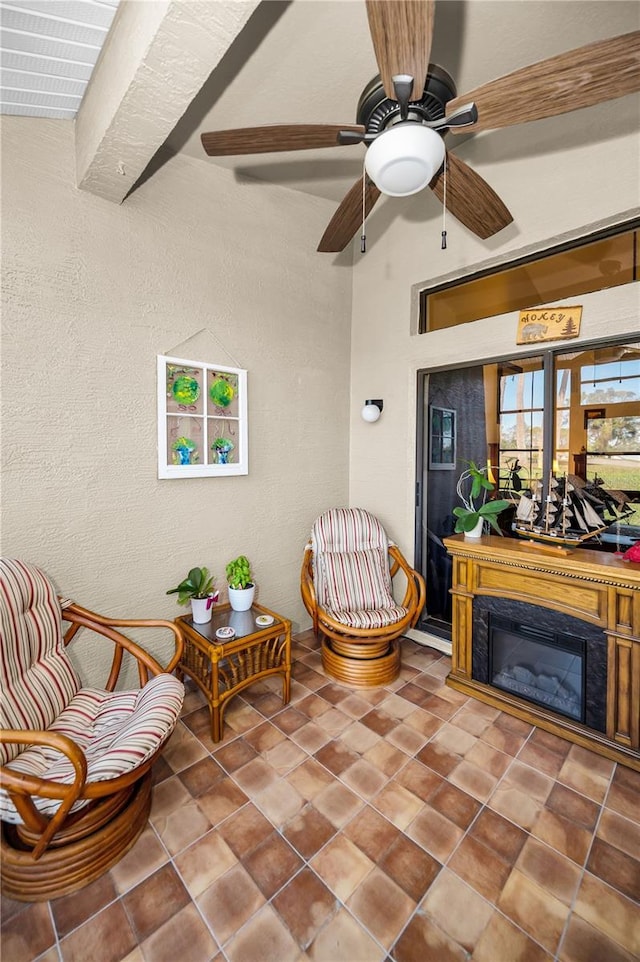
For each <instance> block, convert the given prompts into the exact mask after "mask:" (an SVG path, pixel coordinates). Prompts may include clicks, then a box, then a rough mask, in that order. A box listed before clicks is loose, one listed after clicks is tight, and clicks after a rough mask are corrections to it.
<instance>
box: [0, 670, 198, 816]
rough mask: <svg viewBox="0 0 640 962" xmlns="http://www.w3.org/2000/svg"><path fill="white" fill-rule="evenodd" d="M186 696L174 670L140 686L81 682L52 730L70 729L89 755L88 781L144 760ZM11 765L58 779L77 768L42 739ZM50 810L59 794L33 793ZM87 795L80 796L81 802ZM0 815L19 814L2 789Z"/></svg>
mask: <svg viewBox="0 0 640 962" xmlns="http://www.w3.org/2000/svg"><path fill="white" fill-rule="evenodd" d="M183 697H184V687H183V685H182V682H180V681H178V679H177V678H174V676H173V675H167V674H162V675H157V676H156V677H154V678H152V679H151V680H150V681H149V682H148V683H147V684H146V685H145V686H144V688H142V689H139V690H136V691H126V692H106V691H99V690H97V689H94V688H83V689H81V690H80V691H78V692H77V694H76V695H75V696H74V698H73V699H72V700H71V703H70V704H69V705H68V707H67V708H65V709H64V710H63V711H62V712H61V713H60V715H59V716H58V718H56V719H55V721H54V722H53V723H52V724H51V725H49V726H47V727H48V728H49V729H50V730H51V731H55V732H60V733H62V734H64V735H68V736H69V737H70V738H72V739H73V740H74V742H76V744H77V745H79V747H80V748H81V749H82V750H83V752H84V753H85V756H86V759H87V767H88V771H87V782H97V781H104V780H105V779H109V778H115V777H117V776H118V775H124V774H125V773H126V772H129V771H131V770H132V769H134V768H136V767H138V766H139V765H141V764H142V763H143V762H145V761H146V760H147V759H148V758H149V757H150V756H151V755H153V753H154V752H155V751H156V749H157V748H159V747H160V746H161V745H162V744H163V743H164V741H165V740H166V739H167V738H168V736H169V735H170V734H171V732H172V730H173V728H174V726H175V724H176V721H177V719H178V715H179V714H180V709H181V707H182V700H183ZM7 767H8V768H11V769H13V770H14V771H19V772H26V773H28V774H30V775H37V776H39V777H40V778H50V779H52V780H54V781H57V782H63V783H69V782H72V781H73V768H72V766H71V763H70V762H69V760H68V759H67V757H66V756H65V755H62V754H61V753H60V752H57V751H55V750H54V749H51V748H47V747H44V746H41V745H31V746H29V747H28V748H26V749H25V750H24V751H23V752H22V753H21V754H20V755H18V756H17V757H16V758H15V759H13V761H11V762H10V763H9V765H8V766H7ZM34 802H35V805H36V807H37V808H38V809H39V810H40V811H41V812H43V814H46V815H48V816H50V815H52V814H53V813H54V812H55V810H56V809H57V808H58V806H59V805H60V802H59V801H58V800H56V799H47V798H34ZM85 804H87V803H86V801H82V800H80V801H78V802H77V803H76V804H75V805H74V808H73V809H72V811H73V810H75V809H78V808H81V807H82V805H85ZM0 817H1V818H2V819H3V820H4V821H8V822H18V821H20V818H19V816H18V813H17V812H16V810H15V807H14V806H13V804H12V802H11V800H10V799H9V797H8V796H7V794H6V793H5V792H0Z"/></svg>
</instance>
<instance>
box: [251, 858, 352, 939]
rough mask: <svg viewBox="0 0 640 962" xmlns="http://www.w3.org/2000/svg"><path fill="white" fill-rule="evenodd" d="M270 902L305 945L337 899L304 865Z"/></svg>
mask: <svg viewBox="0 0 640 962" xmlns="http://www.w3.org/2000/svg"><path fill="white" fill-rule="evenodd" d="M272 904H273V907H274V908H275V909H276V911H277V912H278V914H279V915H280V916H281V918H282V919H283V921H284V922H285V923H286V924H287V925H288V927H289V930H290V932H291V934H292V935H293V937H294V939H295V940H296V942H297V943H298V945H299V946H300V947H301V948H302V949H306V947H307V946H308V945H309V943H310V942H311V941H312V940H313V939H314V938H315V936H316V935H317V933H318V931H319V930H320V929H321V928H322V926H323V925H324V924H325V922H326V921H327V919H328V918H330V917H331V916H332V915H334V914H335V912H336V910H337V908H338V904H339V903H338V901H337V899H336V897H335V896H334V895H333V893H332V892H330V891H329V889H328V888H327V886H326V885H325V884H324V882H322V881H321V880H320V879H319V878H318V876H317V875H316V874H315V872H312V871H311V869H309V868H304V869H303V870H302V871H301V872H298V874H297V875H296V876H295V877H294V878H293V879H292V880H291V881H290V882H289V883H288V885H286V886H285V887H284V888H283V889H281V890H280V891H279V892H278V894H277V895H276V896H275V897H274V898H273V902H272ZM256 958H259V955H258V956H256Z"/></svg>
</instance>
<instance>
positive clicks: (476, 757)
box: [456, 716, 513, 778]
mask: <svg viewBox="0 0 640 962" xmlns="http://www.w3.org/2000/svg"><path fill="white" fill-rule="evenodd" d="M456 717H457V716H456ZM464 760H465V761H466V762H473V764H474V765H477V767H478V768H480V769H482V770H483V771H485V772H487V773H488V774H489V775H493V776H494V778H502V776H503V775H504V773H505V772H506V770H507V769H508V768H509V766H510V765H511V762H512V761H513V758H512V756H511V755H507V754H505V752H501V751H498V749H497V748H493V747H492V746H491V745H488V744H487V742H483V741H482V740H481V739H478V741H477V742H476V743H475V745H474V746H473V748H471V749H470V750H469V751H468V752H467V753H466V755H465V756H464Z"/></svg>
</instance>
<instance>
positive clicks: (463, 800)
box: [429, 769, 481, 829]
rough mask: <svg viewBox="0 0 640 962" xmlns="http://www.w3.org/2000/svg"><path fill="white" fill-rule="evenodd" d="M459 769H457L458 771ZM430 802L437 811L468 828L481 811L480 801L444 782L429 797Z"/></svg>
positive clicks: (460, 826) (458, 824)
mask: <svg viewBox="0 0 640 962" xmlns="http://www.w3.org/2000/svg"><path fill="white" fill-rule="evenodd" d="M458 770H459V769H456V773H457V772H458ZM429 804H430V805H431V807H432V808H435V810H436V811H437V812H440V813H441V814H442V815H445V816H446V817H447V818H448V819H449V820H450V821H451V822H453V823H454V825H457V826H458V827H459V828H463V829H467V828H468V827H469V825H470V824H471V822H472V821H473V820H474V818H475V817H476V815H477V814H478V812H479V811H480V808H481V805H480V802H478V801H476V799H475V798H472V796H471V795H468V794H467V793H466V792H463V791H462V790H461V789H459V788H457V787H456V785H452V784H451V783H450V782H443V783H442V784H441V785H440V787H439V788H438V789H437V790H436V791H435V792H434V793H433V795H432V796H431V797H430V799H429Z"/></svg>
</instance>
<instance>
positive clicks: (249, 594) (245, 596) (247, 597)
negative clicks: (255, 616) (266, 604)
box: [229, 584, 256, 611]
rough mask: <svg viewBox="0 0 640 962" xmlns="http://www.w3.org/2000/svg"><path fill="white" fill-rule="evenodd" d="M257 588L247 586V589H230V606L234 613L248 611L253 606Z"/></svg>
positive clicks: (251, 585) (250, 585)
mask: <svg viewBox="0 0 640 962" xmlns="http://www.w3.org/2000/svg"><path fill="white" fill-rule="evenodd" d="M255 593H256V586H255V585H253V584H249V585H247V587H246V588H229V604H230V605H231V607H232V608H233V610H234V611H248V610H249V608H250V607H251V605H252V604H253V596H254V595H255Z"/></svg>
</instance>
